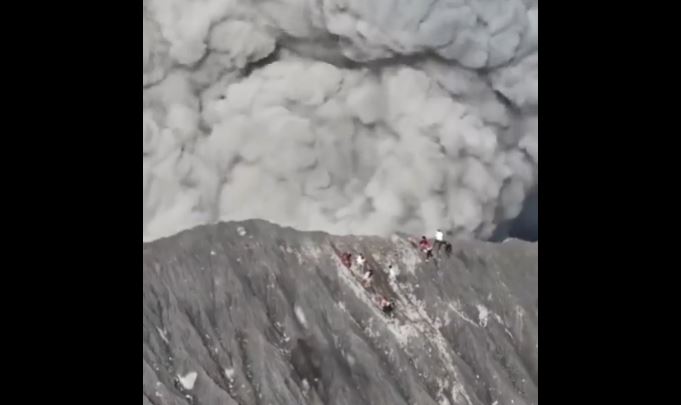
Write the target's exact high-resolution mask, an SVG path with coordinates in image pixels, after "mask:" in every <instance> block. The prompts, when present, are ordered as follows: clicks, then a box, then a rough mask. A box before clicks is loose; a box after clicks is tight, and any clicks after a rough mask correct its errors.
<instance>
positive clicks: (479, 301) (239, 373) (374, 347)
mask: <svg viewBox="0 0 681 405" xmlns="http://www.w3.org/2000/svg"><path fill="white" fill-rule="evenodd" d="M143 251H144V253H143V256H144V267H143V291H142V309H143V317H142V325H143V342H142V347H143V362H142V369H143V374H142V381H143V404H147V405H149V404H154V405H157V404H188V403H189V404H205V405H209V404H211V405H212V404H215V405H217V404H226V405H230V404H240V405H274V404H281V405H292V404H352V405H359V404H372V405H400V404H404V405H407V404H409V405H412V404H418V405H429V404H438V405H441V404H469V405H481V404H484V405H506V404H509V405H510V404H513V405H523V404H537V402H538V332H537V326H538V292H537V289H538V285H537V284H538V283H537V280H538V266H537V251H538V244H537V243H526V242H521V241H515V240H511V241H509V242H506V243H502V244H492V243H486V242H479V241H453V249H452V251H451V254H450V255H449V256H447V255H446V254H445V253H444V252H441V253H439V254H438V255H437V257H436V259H435V260H434V261H433V260H430V261H427V262H426V261H424V260H423V258H422V257H421V255H420V253H419V252H418V251H417V250H416V249H415V248H414V246H413V245H412V243H411V241H410V240H409V239H408V238H406V237H404V236H393V237H391V238H380V237H364V236H332V235H328V234H325V233H321V232H299V231H296V230H294V229H290V228H282V227H279V226H276V225H273V224H271V223H268V222H265V221H259V220H252V221H245V222H231V223H222V224H218V225H210V226H202V227H198V228H195V229H192V230H189V231H185V232H183V233H180V234H178V235H175V236H173V237H170V238H166V239H160V240H156V241H154V242H151V243H147V244H145V245H144V248H143ZM340 251H351V252H353V253H354V254H358V253H364V254H365V256H366V257H367V264H368V265H369V266H370V268H373V269H375V270H376V271H375V276H374V286H373V287H372V289H373V291H368V290H366V289H364V288H363V287H362V284H361V282H360V280H359V276H358V275H355V274H354V273H353V272H352V271H350V270H348V269H347V268H346V267H345V266H343V265H342V263H341V261H340V259H339V257H338V255H337V252H340ZM389 264H393V265H395V266H397V270H398V271H399V275H398V276H397V278H396V280H392V279H390V277H388V274H387V268H388V265H389ZM378 293H380V294H384V295H386V296H388V297H390V298H392V299H394V301H395V303H396V311H395V316H394V317H392V318H391V317H388V316H386V315H384V314H383V313H382V312H381V311H380V310H379V308H378V306H377V304H376V302H375V296H376V294H378Z"/></svg>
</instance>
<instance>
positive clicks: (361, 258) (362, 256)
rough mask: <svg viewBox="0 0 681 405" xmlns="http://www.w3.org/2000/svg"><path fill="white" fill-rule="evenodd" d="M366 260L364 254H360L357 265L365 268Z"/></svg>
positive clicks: (360, 268)
mask: <svg viewBox="0 0 681 405" xmlns="http://www.w3.org/2000/svg"><path fill="white" fill-rule="evenodd" d="M366 262H367V259H365V258H364V255H362V254H360V255H359V256H357V267H358V268H359V270H360V271H361V270H362V269H364V263H366Z"/></svg>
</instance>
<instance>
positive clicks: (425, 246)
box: [418, 229, 452, 260]
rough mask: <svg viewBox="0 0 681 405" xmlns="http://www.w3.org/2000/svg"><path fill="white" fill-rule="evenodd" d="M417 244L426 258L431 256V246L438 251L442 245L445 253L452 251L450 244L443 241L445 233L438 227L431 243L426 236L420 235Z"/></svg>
mask: <svg viewBox="0 0 681 405" xmlns="http://www.w3.org/2000/svg"><path fill="white" fill-rule="evenodd" d="M418 246H419V249H420V250H421V252H423V253H424V254H425V255H426V260H428V259H430V258H432V257H433V247H435V248H436V251H437V252H438V253H439V252H440V249H442V247H444V248H445V252H446V253H447V254H449V253H451V251H452V244H451V243H449V242H447V241H445V234H444V232H442V230H440V229H438V230H437V231H436V232H435V238H434V239H433V243H432V244H431V243H430V241H429V240H428V238H426V237H425V236H421V240H420V241H419V244H418Z"/></svg>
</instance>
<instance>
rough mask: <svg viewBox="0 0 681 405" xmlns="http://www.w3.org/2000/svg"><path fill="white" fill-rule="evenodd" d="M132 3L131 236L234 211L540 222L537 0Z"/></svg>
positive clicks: (383, 223) (482, 225)
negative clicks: (138, 116) (138, 164)
mask: <svg viewBox="0 0 681 405" xmlns="http://www.w3.org/2000/svg"><path fill="white" fill-rule="evenodd" d="M143 7H144V17H143V90H142V93H143V191H144V193H143V194H144V197H143V210H144V211H143V212H144V215H143V239H144V240H145V241H147V240H153V239H156V238H159V237H164V236H168V235H171V234H174V233H176V232H178V231H181V230H183V229H187V228H190V227H193V226H196V225H199V224H204V223H212V222H216V221H221V220H222V221H227V220H243V219H248V218H262V219H266V220H270V221H272V222H275V223H278V224H281V225H286V226H293V227H295V228H298V229H301V230H324V231H327V232H331V233H336V234H350V233H352V234H381V235H388V234H391V233H394V232H408V233H415V234H421V233H431V232H434V230H435V229H437V228H441V229H445V230H447V231H449V232H450V233H451V234H453V235H456V236H457V237H471V238H482V239H487V238H491V237H494V236H499V235H500V234H506V233H508V232H510V233H511V234H512V235H516V236H520V237H529V238H531V236H532V235H535V234H536V235H537V237H538V231H537V225H538V221H537V215H536V213H537V205H538V204H537V199H536V196H535V194H534V190H537V189H538V164H539V163H538V162H539V160H538V159H539V152H538V123H537V117H538V3H537V1H522V0H506V1H502V0H487V1H483V0H469V1H466V2H464V1H459V0H449V1H444V0H409V1H406V0H374V1H372V2H367V1H365V0H318V1H307V0H260V1H237V0H202V1H197V0H193V1H192V0H153V1H152V0H147V1H144V3H143ZM528 196H529V198H528ZM533 196H535V197H533ZM521 214H522V215H521ZM515 218H517V220H515V221H514V219H515ZM523 235H530V236H523Z"/></svg>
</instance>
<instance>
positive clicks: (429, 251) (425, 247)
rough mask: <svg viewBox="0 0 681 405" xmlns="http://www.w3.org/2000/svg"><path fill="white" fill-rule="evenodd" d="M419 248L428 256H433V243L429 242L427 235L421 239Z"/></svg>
mask: <svg viewBox="0 0 681 405" xmlns="http://www.w3.org/2000/svg"><path fill="white" fill-rule="evenodd" d="M419 249H421V251H422V252H423V253H425V254H426V258H430V257H432V256H433V245H431V244H430V242H428V239H426V237H425V236H421V240H420V241H419Z"/></svg>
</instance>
